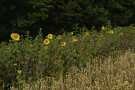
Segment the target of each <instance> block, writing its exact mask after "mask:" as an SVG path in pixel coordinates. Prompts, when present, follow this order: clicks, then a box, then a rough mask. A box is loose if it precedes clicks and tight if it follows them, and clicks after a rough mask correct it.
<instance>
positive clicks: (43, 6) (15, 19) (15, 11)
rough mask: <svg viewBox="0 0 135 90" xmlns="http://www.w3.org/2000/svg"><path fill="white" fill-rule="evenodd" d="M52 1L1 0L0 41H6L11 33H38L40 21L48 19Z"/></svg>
mask: <svg viewBox="0 0 135 90" xmlns="http://www.w3.org/2000/svg"><path fill="white" fill-rule="evenodd" d="M49 2H50V0H38V1H37V0H19V1H18V0H12V1H10V0H1V1H0V39H1V40H6V39H7V38H9V36H10V33H12V32H17V33H25V32H26V31H27V30H30V31H31V33H32V34H34V33H35V32H37V31H38V30H37V29H38V28H39V26H40V23H39V21H40V20H45V19H46V18H47V11H48V8H50V7H51V5H49Z"/></svg>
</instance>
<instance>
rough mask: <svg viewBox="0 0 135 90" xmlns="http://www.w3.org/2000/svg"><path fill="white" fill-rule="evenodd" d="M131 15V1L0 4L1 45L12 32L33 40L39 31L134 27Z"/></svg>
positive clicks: (134, 7)
mask: <svg viewBox="0 0 135 90" xmlns="http://www.w3.org/2000/svg"><path fill="white" fill-rule="evenodd" d="M134 12H135V1H134V0H128V1H123V0H107V1H106V0H19V1H18V0H12V1H10V0H0V41H2V40H8V38H9V34H10V33H12V32H17V33H20V34H24V33H25V32H26V31H30V33H31V35H33V36H35V35H36V34H37V32H38V30H39V28H43V31H44V33H45V34H47V33H55V34H56V33H60V32H61V33H62V32H65V31H66V32H67V31H73V30H78V29H77V28H76V27H83V26H85V27H87V28H89V29H90V28H91V27H92V26H96V27H97V29H98V30H99V29H100V27H101V26H105V25H107V24H108V23H109V24H112V25H113V26H117V25H119V26H125V25H129V24H134V23H135V14H134Z"/></svg>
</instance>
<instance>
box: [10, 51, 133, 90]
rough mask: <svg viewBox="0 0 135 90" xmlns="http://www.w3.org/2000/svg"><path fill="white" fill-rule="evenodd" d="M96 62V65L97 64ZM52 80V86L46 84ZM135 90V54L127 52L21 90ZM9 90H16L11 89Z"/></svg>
mask: <svg viewBox="0 0 135 90" xmlns="http://www.w3.org/2000/svg"><path fill="white" fill-rule="evenodd" d="M97 62H98V63H97ZM50 80H52V81H53V82H54V83H53V85H51V86H49V85H48V84H47V83H49V81H50ZM125 89H126V90H135V53H133V51H131V50H128V51H126V52H125V53H124V54H123V55H120V56H118V57H116V58H111V57H109V58H107V59H105V60H104V62H102V59H101V58H95V59H94V60H93V63H92V64H91V63H88V64H87V68H85V69H83V68H82V69H81V70H79V69H78V68H76V67H72V68H71V70H70V72H68V74H67V75H66V79H65V80H64V82H63V79H62V77H61V79H60V80H59V81H56V80H55V79H54V78H48V79H47V80H38V81H37V82H36V83H32V84H31V85H30V84H26V83H25V84H23V90H125ZM11 90H18V89H15V88H14V87H11Z"/></svg>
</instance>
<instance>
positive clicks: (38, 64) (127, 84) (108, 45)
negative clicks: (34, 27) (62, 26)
mask: <svg viewBox="0 0 135 90" xmlns="http://www.w3.org/2000/svg"><path fill="white" fill-rule="evenodd" d="M134 45H135V27H134V26H127V27H115V28H111V27H109V26H105V27H102V28H101V31H100V32H97V31H96V30H91V31H89V30H88V29H86V28H81V29H80V33H76V32H69V33H63V34H61V35H57V36H56V35H53V34H48V35H47V36H44V35H43V34H42V32H41V31H40V32H39V34H38V35H37V37H35V38H32V37H31V36H30V35H29V33H28V34H27V35H25V36H23V35H19V34H17V33H12V34H11V40H9V42H2V43H1V44H0V89H2V90H5V89H11V90H28V89H29V90H39V89H40V90H48V89H50V90H70V89H71V90H72V89H73V90H93V89H103V90H104V89H105V90H106V89H109V90H111V89H125V88H126V89H134V88H135V86H134V85H135V82H134V81H135V80H134V79H135V78H134V75H135V71H134V66H135V65H134V61H135V54H134V50H135V46H134Z"/></svg>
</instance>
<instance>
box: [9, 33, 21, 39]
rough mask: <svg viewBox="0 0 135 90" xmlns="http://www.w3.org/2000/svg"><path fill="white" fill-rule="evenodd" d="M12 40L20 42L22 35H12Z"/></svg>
mask: <svg viewBox="0 0 135 90" xmlns="http://www.w3.org/2000/svg"><path fill="white" fill-rule="evenodd" d="M11 38H12V39H14V40H16V41H19V40H20V35H19V34H17V33H12V34H11Z"/></svg>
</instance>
